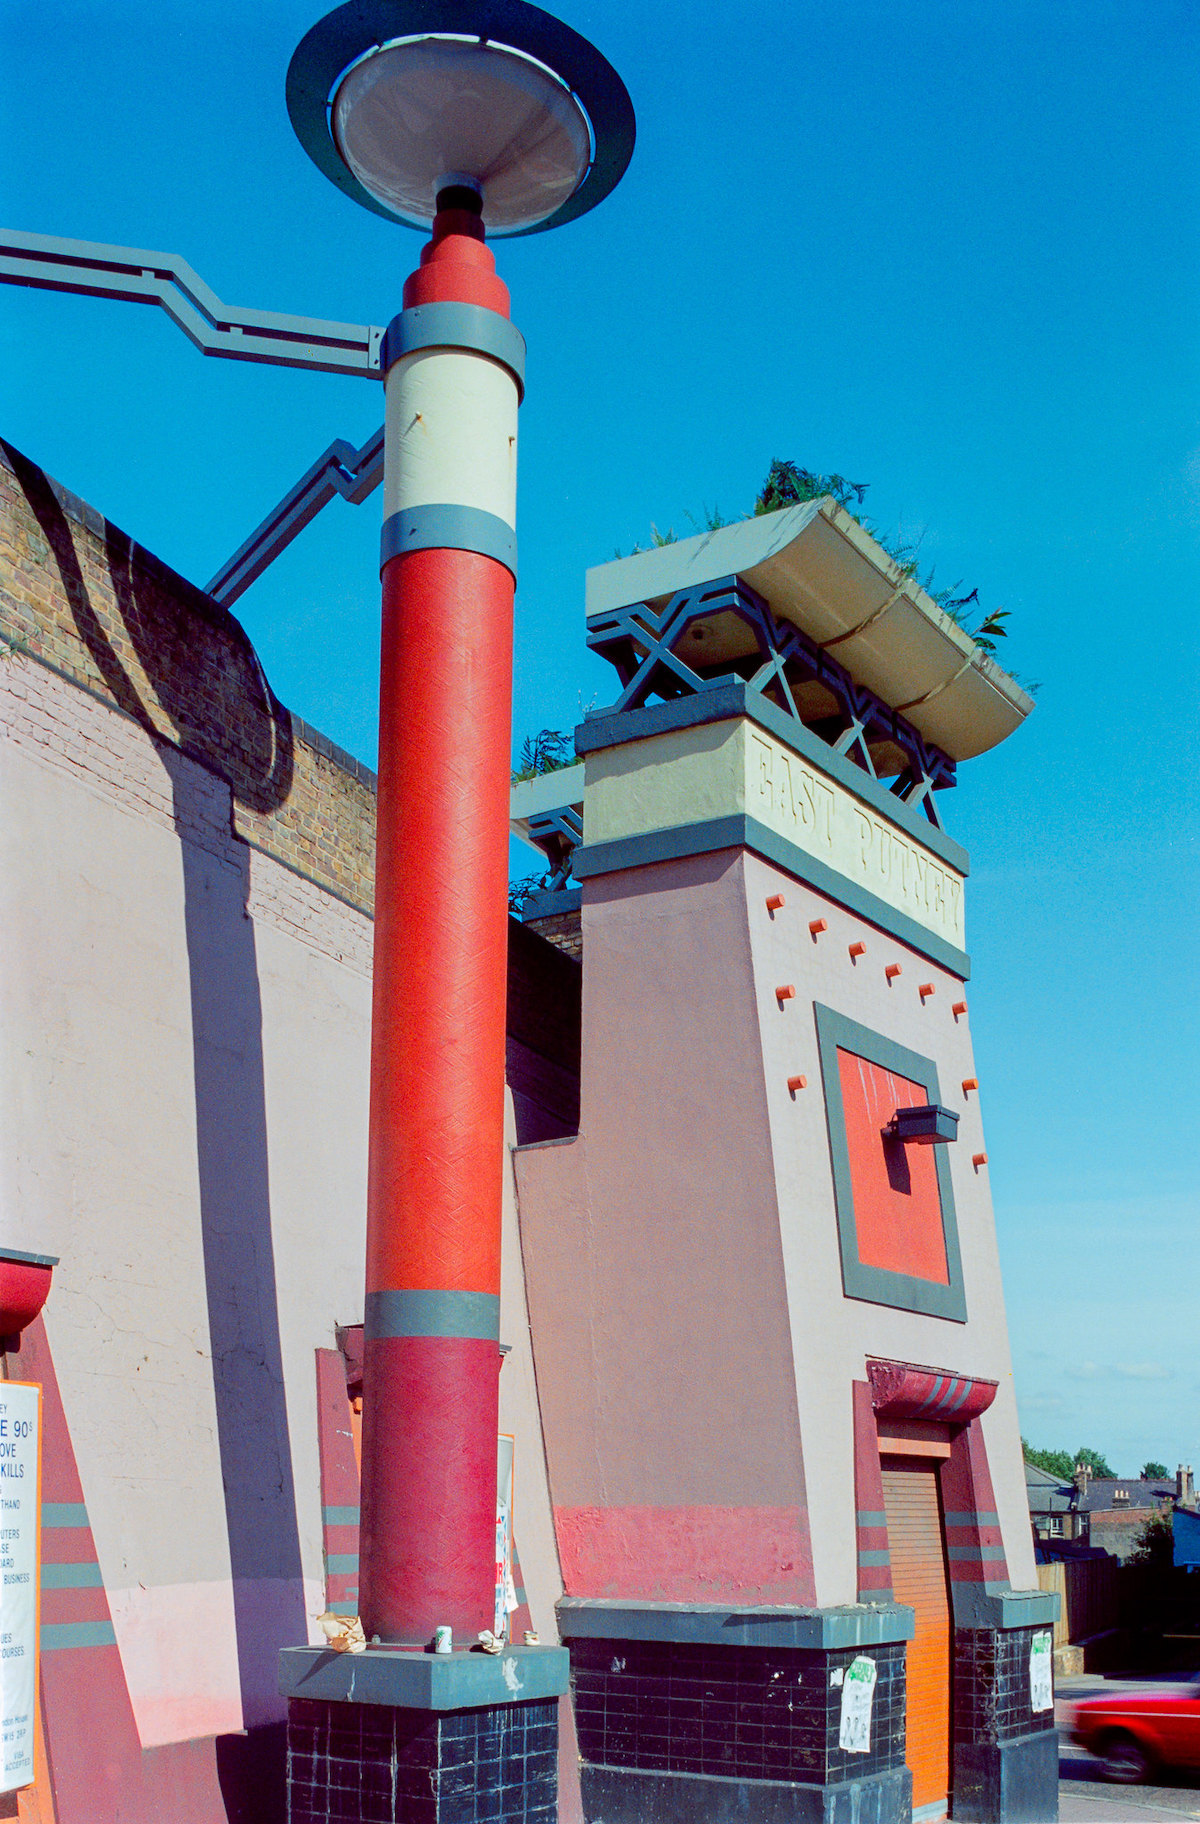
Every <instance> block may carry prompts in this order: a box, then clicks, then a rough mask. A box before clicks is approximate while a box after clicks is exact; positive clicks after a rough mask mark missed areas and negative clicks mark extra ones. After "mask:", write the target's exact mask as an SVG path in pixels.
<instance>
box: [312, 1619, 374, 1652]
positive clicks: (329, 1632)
mask: <svg viewBox="0 0 1200 1824" xmlns="http://www.w3.org/2000/svg"><path fill="white" fill-rule="evenodd" d="M317 1626H318V1627H319V1628H320V1630H321V1632H322V1633H323V1634H324V1636H325V1639H326V1641H327V1642H328V1644H329V1646H330V1647H331V1648H332V1650H333V1651H334V1652H335V1653H365V1652H366V1650H367V1637H366V1635H365V1634H364V1632H363V1625H362V1622H361V1621H360V1620H359V1619H358V1616H357V1615H335V1614H334V1613H333V1611H332V1610H331V1609H326V1611H325V1613H324V1614H323V1615H318V1616H317Z"/></svg>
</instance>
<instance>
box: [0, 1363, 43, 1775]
mask: <svg viewBox="0 0 1200 1824" xmlns="http://www.w3.org/2000/svg"><path fill="white" fill-rule="evenodd" d="M41 1391H42V1390H41V1388H40V1387H31V1386H27V1385H26V1384H25V1383H24V1382H20V1381H0V1792H15V1791H16V1790H17V1788H18V1787H20V1786H29V1785H31V1784H32V1783H33V1775H34V1769H33V1744H34V1741H35V1739H36V1737H37V1625H38V1523H39V1519H40V1515H39V1513H38V1439H39V1433H40V1425H39V1417H40V1413H39V1400H40V1397H41Z"/></svg>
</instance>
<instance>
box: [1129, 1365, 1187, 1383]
mask: <svg viewBox="0 0 1200 1824" xmlns="http://www.w3.org/2000/svg"><path fill="white" fill-rule="evenodd" d="M1117 1373H1118V1374H1119V1375H1120V1376H1121V1378H1122V1380H1125V1381H1169V1380H1171V1379H1172V1378H1173V1376H1172V1373H1171V1370H1170V1369H1169V1368H1164V1367H1163V1365H1162V1363H1161V1362H1118V1363H1117Z"/></svg>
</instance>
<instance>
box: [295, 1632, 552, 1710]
mask: <svg viewBox="0 0 1200 1824" xmlns="http://www.w3.org/2000/svg"><path fill="white" fill-rule="evenodd" d="M569 1677H570V1659H569V1656H568V1654H567V1651H566V1649H565V1647H508V1648H506V1650H505V1651H504V1652H503V1653H496V1654H492V1653H420V1652H408V1651H402V1650H400V1649H392V1648H389V1647H368V1648H367V1651H366V1652H365V1653H331V1652H330V1651H329V1650H328V1649H327V1648H325V1647H284V1648H283V1650H282V1652H281V1653H280V1655H279V1689H280V1692H281V1694H282V1695H283V1696H284V1697H297V1698H306V1699H309V1700H313V1701H316V1702H318V1703H343V1704H386V1705H389V1706H391V1707H392V1708H393V1709H405V1710H471V1709H476V1708H479V1707H482V1706H484V1705H493V1704H526V1703H529V1702H530V1701H532V1700H535V1699H542V1700H544V1699H546V1698H552V1697H561V1696H562V1695H563V1694H564V1692H565V1691H566V1689H567V1685H568V1681H569Z"/></svg>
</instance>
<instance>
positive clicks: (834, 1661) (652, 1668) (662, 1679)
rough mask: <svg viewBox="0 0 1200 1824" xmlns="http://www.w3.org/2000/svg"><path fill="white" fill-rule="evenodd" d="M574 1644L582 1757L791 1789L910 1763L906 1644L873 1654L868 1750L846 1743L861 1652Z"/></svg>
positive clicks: (870, 1650) (880, 1648) (640, 1642)
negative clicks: (842, 1730) (845, 1708)
mask: <svg viewBox="0 0 1200 1824" xmlns="http://www.w3.org/2000/svg"><path fill="white" fill-rule="evenodd" d="M567 1644H568V1645H569V1647H570V1650H571V1684H572V1687H573V1694H574V1702H575V1728H576V1730H577V1731H578V1735H579V1753H580V1755H581V1757H582V1758H583V1760H584V1761H586V1762H590V1763H591V1765H593V1766H595V1767H610V1768H628V1769H629V1770H630V1771H631V1772H637V1773H665V1774H685V1775H688V1776H694V1775H701V1776H709V1777H712V1778H715V1779H718V1780H727V1781H733V1782H735V1783H739V1782H749V1783H751V1784H753V1783H754V1782H756V1781H763V1780H778V1781H780V1782H781V1783H782V1784H784V1785H786V1786H788V1787H789V1788H793V1787H796V1786H801V1785H804V1786H807V1785H813V1786H839V1785H842V1784H846V1783H858V1782H861V1781H863V1780H864V1779H865V1778H866V1777H867V1776H868V1775H870V1774H875V1773H887V1772H890V1771H891V1770H892V1769H893V1768H897V1767H902V1766H903V1764H904V1690H905V1684H904V1643H903V1641H890V1642H885V1643H882V1644H880V1645H879V1646H873V1647H867V1648H864V1649H863V1651H864V1653H865V1654H867V1655H868V1656H869V1657H870V1658H871V1659H873V1660H874V1662H875V1668H876V1678H877V1682H876V1686H875V1695H874V1700H873V1703H872V1707H871V1743H870V1748H869V1749H868V1751H867V1752H866V1753H863V1754H852V1753H850V1752H848V1751H847V1750H845V1749H842V1748H840V1747H839V1746H838V1732H839V1722H840V1717H841V1703H842V1681H843V1679H844V1677H845V1674H846V1668H847V1667H848V1666H849V1665H850V1663H851V1661H852V1660H853V1659H854V1658H855V1657H856V1649H855V1648H853V1647H837V1648H829V1649H821V1648H817V1649H807V1648H789V1647H742V1646H738V1647H733V1646H730V1647H726V1646H709V1645H703V1644H700V1643H698V1642H692V1641H686V1642H685V1641H647V1640H583V1639H579V1640H571V1641H569V1642H568V1643H567ZM835 1680H836V1683H835V1682H834V1681H835ZM605 1824H609V1820H608V1819H605Z"/></svg>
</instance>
